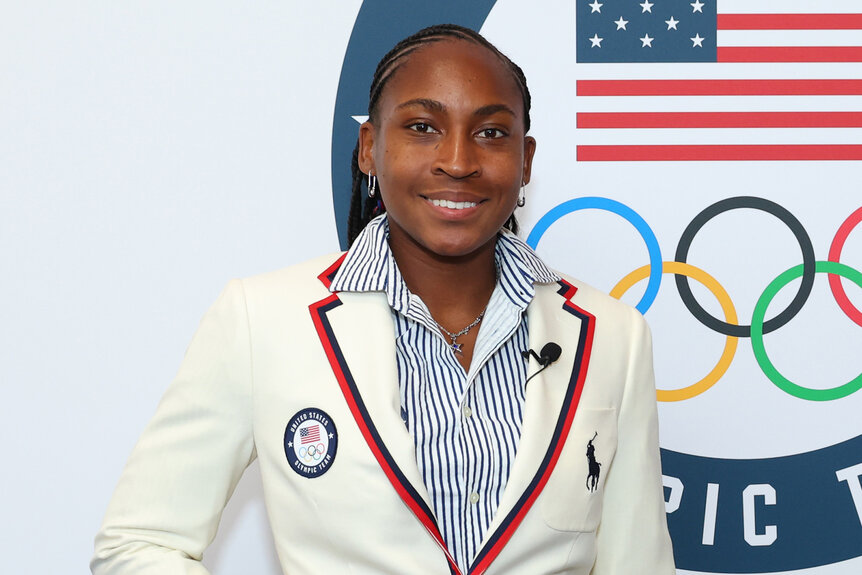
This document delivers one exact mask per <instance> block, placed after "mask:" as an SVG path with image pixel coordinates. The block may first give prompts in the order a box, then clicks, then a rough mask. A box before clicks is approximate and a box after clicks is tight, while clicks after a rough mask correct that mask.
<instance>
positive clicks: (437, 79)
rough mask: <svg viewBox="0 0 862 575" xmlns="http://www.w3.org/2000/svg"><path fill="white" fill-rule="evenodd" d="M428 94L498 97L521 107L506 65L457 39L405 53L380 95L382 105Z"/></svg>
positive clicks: (393, 103) (397, 103) (493, 55)
mask: <svg viewBox="0 0 862 575" xmlns="http://www.w3.org/2000/svg"><path fill="white" fill-rule="evenodd" d="M429 94H440V95H448V96H459V97H462V98H468V99H480V100H483V99H484V100H488V99H492V100H498V101H502V102H508V103H510V104H511V105H512V106H513V107H514V108H516V109H518V108H521V100H522V96H521V92H520V89H519V88H518V85H517V80H516V79H515V77H514V75H513V73H512V71H511V70H510V69H509V66H508V65H507V64H506V63H505V62H504V61H503V60H502V59H501V58H500V57H499V56H498V55H497V54H495V53H494V52H493V51H491V50H489V49H488V48H486V47H484V46H482V45H480V44H477V43H475V42H470V41H467V40H460V39H448V38H447V39H442V40H438V41H434V42H428V43H427V44H426V45H423V46H421V47H419V48H417V49H416V50H414V51H412V52H411V53H410V54H408V55H406V56H405V57H404V59H403V61H402V62H401V63H400V64H399V66H398V67H397V69H396V70H394V71H393V72H392V75H391V77H390V78H389V80H388V82H387V85H386V87H385V88H384V90H383V93H382V94H381V100H382V101H383V102H385V103H384V105H385V106H387V107H390V106H398V105H399V103H400V102H402V101H405V100H410V99H414V98H422V97H427V96H428V95H429Z"/></svg>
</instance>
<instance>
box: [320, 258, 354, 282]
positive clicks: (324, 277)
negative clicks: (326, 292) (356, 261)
mask: <svg viewBox="0 0 862 575" xmlns="http://www.w3.org/2000/svg"><path fill="white" fill-rule="evenodd" d="M346 257H347V252H344V253H343V254H341V257H339V258H338V259H337V260H335V261H334V262H333V263H332V265H331V266H329V267H328V268H326V269H325V270H323V271H322V272H321V273H320V275H319V276H317V279H319V280H320V281H321V282H322V283H323V285H325V286H326V289H329V286H330V285H332V278H333V277H334V276H335V272H336V271H338V268H340V267H341V262H343V261H344V258H346Z"/></svg>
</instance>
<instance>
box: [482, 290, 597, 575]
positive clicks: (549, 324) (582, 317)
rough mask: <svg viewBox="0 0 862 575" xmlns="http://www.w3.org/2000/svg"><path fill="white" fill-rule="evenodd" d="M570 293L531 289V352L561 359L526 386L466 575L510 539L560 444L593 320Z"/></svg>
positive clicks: (585, 362)
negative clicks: (512, 443)
mask: <svg viewBox="0 0 862 575" xmlns="http://www.w3.org/2000/svg"><path fill="white" fill-rule="evenodd" d="M575 292H576V288H575V287H574V286H572V285H571V284H569V283H568V282H565V281H560V282H559V283H558V284H547V285H537V286H536V295H535V297H534V298H533V301H532V302H531V304H530V307H529V308H528V316H527V321H528V325H529V330H530V348H531V349H534V350H540V349H541V348H542V347H543V346H544V345H545V344H546V343H548V342H555V343H557V344H558V345H560V347H561V348H562V354H561V355H560V358H559V359H558V360H557V361H556V362H554V363H553V364H551V365H550V366H549V367H548V368H547V369H545V370H544V371H543V372H542V373H540V374H538V375H537V376H536V377H534V378H533V379H531V380H530V382H529V384H528V385H527V390H526V405H525V408H524V423H523V427H522V431H521V439H520V442H519V444H518V451H517V453H516V455H515V460H514V462H513V465H512V472H511V475H510V476H509V479H508V482H507V484H506V489H505V491H504V492H503V496H502V498H501V499H500V505H499V507H498V508H497V513H496V515H495V516H494V520H493V521H492V522H491V525H490V526H489V528H488V531H487V532H486V534H485V538H484V540H483V544H482V549H481V550H480V551H479V553H478V554H477V556H476V558H475V560H474V562H473V565H472V566H471V568H470V574H471V575H474V574H475V575H479V574H481V573H484V572H485V570H486V569H487V568H488V566H489V565H490V564H491V562H492V561H493V560H494V559H495V558H496V557H497V555H498V554H499V553H500V551H501V550H502V548H503V546H505V544H506V542H507V541H508V540H509V539H510V538H511V536H512V534H513V533H514V531H515V530H516V529H517V527H518V525H519V524H520V522H521V520H522V519H523V517H524V516H525V515H526V514H527V512H528V511H529V509H530V507H531V506H532V505H533V502H534V501H535V500H536V498H537V497H538V496H539V494H540V493H541V492H542V489H543V488H544V486H545V484H546V483H547V481H548V477H549V476H550V474H551V473H552V472H553V469H554V466H555V465H556V462H557V459H558V458H559V455H560V452H561V451H562V448H563V446H564V445H565V442H566V437H567V436H568V433H569V429H570V428H571V424H572V419H573V418H574V415H575V411H576V410H577V406H578V401H579V399H580V396H581V390H582V385H583V382H584V379H585V377H586V374H587V368H588V366H589V359H590V351H591V347H592V339H593V330H594V327H595V318H594V317H593V316H592V315H590V314H589V313H587V312H585V311H584V310H582V309H580V308H578V307H577V306H575V305H574V304H572V303H571V301H570V299H571V298H572V296H574V294H575ZM531 365H535V364H531ZM531 372H533V373H534V372H535V369H531V370H528V375H529V374H530V373H531Z"/></svg>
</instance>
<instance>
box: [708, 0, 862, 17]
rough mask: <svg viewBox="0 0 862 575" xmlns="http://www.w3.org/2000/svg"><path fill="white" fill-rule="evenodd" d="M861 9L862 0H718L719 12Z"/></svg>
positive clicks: (846, 10)
mask: <svg viewBox="0 0 862 575" xmlns="http://www.w3.org/2000/svg"><path fill="white" fill-rule="evenodd" d="M701 1H702V2H710V1H714V0H701ZM860 9H862V2H860V0H817V1H814V0H718V13H719V14H856V13H858V12H859V11H860Z"/></svg>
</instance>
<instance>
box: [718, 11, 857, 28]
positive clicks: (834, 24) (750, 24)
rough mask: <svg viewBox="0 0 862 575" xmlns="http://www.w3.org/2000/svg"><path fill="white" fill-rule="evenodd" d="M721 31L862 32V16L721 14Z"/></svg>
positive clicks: (719, 16) (719, 26) (719, 17)
mask: <svg viewBox="0 0 862 575" xmlns="http://www.w3.org/2000/svg"><path fill="white" fill-rule="evenodd" d="M718 29H719V30H862V14H719V15H718Z"/></svg>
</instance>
